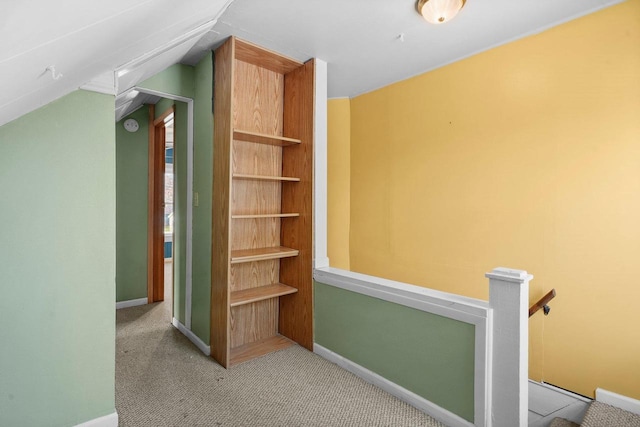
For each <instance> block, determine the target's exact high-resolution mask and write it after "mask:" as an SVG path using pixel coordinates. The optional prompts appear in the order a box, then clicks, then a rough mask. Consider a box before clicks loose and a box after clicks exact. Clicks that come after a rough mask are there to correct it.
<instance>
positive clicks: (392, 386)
mask: <svg viewBox="0 0 640 427" xmlns="http://www.w3.org/2000/svg"><path fill="white" fill-rule="evenodd" d="M313 352H314V353H316V354H317V355H319V356H321V357H323V358H325V359H327V360H328V361H330V362H333V363H335V364H336V365H338V366H340V367H341V368H343V369H346V370H347V371H349V372H351V373H352V374H354V375H356V376H357V377H360V378H362V379H363V380H365V381H366V382H368V383H371V384H373V385H375V386H377V387H380V388H381V389H382V390H384V391H386V392H387V393H389V394H392V395H394V396H395V397H397V398H398V399H400V400H402V401H403V402H406V403H408V404H409V405H411V406H413V407H415V408H418V409H419V410H421V411H423V412H424V413H426V414H428V415H430V416H431V417H433V418H435V419H437V420H438V421H440V422H442V423H444V424H446V425H448V426H451V427H458V426H460V427H470V426H473V425H474V424H471V423H470V422H469V421H467V420H465V419H463V418H461V417H459V416H458V415H456V414H454V413H453V412H450V411H447V410H446V409H444V408H442V407H440V406H438V405H436V404H435V403H433V402H430V401H429V400H427V399H425V398H423V397H421V396H418V395H417V394H415V393H413V392H412V391H409V390H407V389H406V388H404V387H401V386H399V385H398V384H396V383H393V382H391V381H389V380H388V379H386V378H384V377H382V376H380V375H378V374H376V373H375V372H372V371H370V370H368V369H367V368H365V367H363V366H360V365H358V364H357V363H355V362H352V361H351V360H349V359H346V358H344V357H342V356H340V355H339V354H337V353H334V352H333V351H331V350H329V349H328V348H325V347H323V346H321V345H320V344H316V343H314V344H313Z"/></svg>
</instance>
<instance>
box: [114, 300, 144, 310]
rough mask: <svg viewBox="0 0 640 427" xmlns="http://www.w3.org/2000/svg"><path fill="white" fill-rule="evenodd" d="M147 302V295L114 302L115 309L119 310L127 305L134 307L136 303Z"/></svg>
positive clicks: (142, 303)
mask: <svg viewBox="0 0 640 427" xmlns="http://www.w3.org/2000/svg"><path fill="white" fill-rule="evenodd" d="M148 302H149V300H148V299H147V297H144V298H138V299H130V300H127V301H119V302H116V310H120V309H121V308H127V307H135V306H137V305H145V304H147V303H148Z"/></svg>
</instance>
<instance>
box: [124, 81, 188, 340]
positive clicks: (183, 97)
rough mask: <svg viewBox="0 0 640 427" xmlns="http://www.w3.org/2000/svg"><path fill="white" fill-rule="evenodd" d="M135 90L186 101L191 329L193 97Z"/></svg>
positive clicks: (186, 315) (150, 90) (186, 300)
mask: <svg viewBox="0 0 640 427" xmlns="http://www.w3.org/2000/svg"><path fill="white" fill-rule="evenodd" d="M131 90H136V91H138V92H140V93H146V94H147V95H155V96H159V97H162V98H167V99H171V100H173V101H180V102H186V104H187V236H186V237H187V239H186V240H187V247H186V251H185V252H186V272H185V282H186V283H185V302H184V306H185V307H184V313H185V315H184V318H185V323H186V325H185V326H186V327H187V329H188V330H190V329H191V304H192V302H191V299H192V297H193V283H192V278H193V261H192V260H193V114H194V113H193V108H194V107H193V99H192V98H187V97H185V96H182V95H175V94H172V93H166V92H160V91H157V90H153V89H146V88H143V87H138V86H136V87H133V88H131V89H129V91H131Z"/></svg>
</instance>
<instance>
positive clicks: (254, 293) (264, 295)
mask: <svg viewBox="0 0 640 427" xmlns="http://www.w3.org/2000/svg"><path fill="white" fill-rule="evenodd" d="M296 292H298V290H297V289H296V288H292V287H291V286H287V285H283V284H282V283H274V284H273V285H267V286H260V287H257V288H251V289H243V290H242V291H235V292H231V307H235V306H237V305H243V304H251V303H252V302H257V301H262V300H265V299H270V298H277V297H281V296H283V295H289V294H294V293H296Z"/></svg>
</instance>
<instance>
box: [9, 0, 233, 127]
mask: <svg viewBox="0 0 640 427" xmlns="http://www.w3.org/2000/svg"><path fill="white" fill-rule="evenodd" d="M228 1H229V0H189V1H186V2H178V1H174V0H110V1H99V2H97V1H86V0H61V1H49V0H21V1H12V2H5V3H6V4H3V10H2V13H0V29H1V30H0V31H1V32H0V40H1V41H0V75H1V77H2V78H1V79H0V125H1V124H4V123H6V122H8V121H10V120H13V119H15V118H17V117H19V116H21V115H22V114H24V113H26V112H28V111H31V110H33V109H35V108H38V107H39V106H42V105H44V104H47V103H49V102H51V101H52V100H54V99H57V98H59V97H60V96H63V95H65V94H67V93H69V92H71V91H73V90H75V89H77V88H78V87H80V86H82V85H84V84H86V83H88V82H90V81H91V80H92V79H95V78H96V77H98V76H101V81H102V82H103V83H104V85H105V87H108V86H109V79H111V88H112V89H111V90H113V73H114V70H116V69H119V68H121V67H123V66H124V65H125V64H127V63H130V62H131V61H134V60H135V59H136V58H144V57H145V55H147V56H148V55H149V53H151V52H155V53H156V54H160V53H163V52H164V50H170V48H172V47H175V45H176V44H178V45H180V44H182V45H185V46H184V47H183V49H182V51H183V52H182V53H183V54H184V52H186V51H188V50H189V48H191V47H192V46H193V45H194V44H195V43H196V42H197V41H198V39H199V38H200V37H201V36H202V35H203V34H204V33H205V32H206V31H207V30H209V29H211V27H213V25H214V24H215V20H216V18H217V17H218V16H219V14H221V13H222V11H223V10H224V8H225V7H226V5H227V2H228ZM198 29H199V32H198V31H194V30H198ZM188 34H191V36H192V37H191V38H188V37H185V35H188ZM189 43H190V45H189ZM180 59H181V57H175V56H173V57H172V58H171V59H170V60H169V61H173V62H174V63H175V62H178V61H179V60H180ZM155 65H156V66H162V65H164V64H155ZM168 65H171V64H168ZM47 67H54V68H55V73H52V72H51V71H48V70H47ZM161 69H162V68H160V69H158V70H156V72H157V71H160V70H161ZM142 74H144V73H142ZM56 77H57V79H56Z"/></svg>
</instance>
